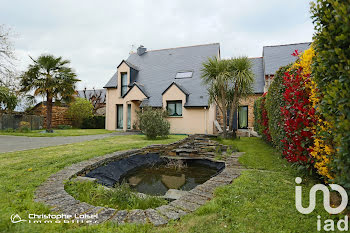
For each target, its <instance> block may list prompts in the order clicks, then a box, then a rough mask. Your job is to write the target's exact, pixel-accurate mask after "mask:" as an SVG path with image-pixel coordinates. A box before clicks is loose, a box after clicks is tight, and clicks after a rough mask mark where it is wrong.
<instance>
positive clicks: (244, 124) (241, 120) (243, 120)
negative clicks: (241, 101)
mask: <svg viewBox="0 0 350 233" xmlns="http://www.w3.org/2000/svg"><path fill="white" fill-rule="evenodd" d="M238 128H239V129H247V128H248V106H239V108H238Z"/></svg>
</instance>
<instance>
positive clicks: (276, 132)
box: [266, 64, 291, 150]
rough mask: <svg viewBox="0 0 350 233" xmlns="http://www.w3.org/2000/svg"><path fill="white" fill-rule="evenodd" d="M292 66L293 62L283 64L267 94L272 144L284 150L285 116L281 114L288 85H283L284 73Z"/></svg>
mask: <svg viewBox="0 0 350 233" xmlns="http://www.w3.org/2000/svg"><path fill="white" fill-rule="evenodd" d="M290 67H291V64H289V65H287V66H282V67H281V68H280V69H279V70H278V71H277V72H276V75H275V77H274V80H273V82H272V83H271V85H270V87H269V92H268V94H267V96H266V110H267V117H268V119H269V125H268V126H269V130H270V135H271V142H272V145H273V146H275V147H276V148H277V149H279V150H282V148H283V143H282V140H283V139H284V138H285V137H286V133H285V131H284V128H283V124H282V122H283V118H282V115H281V108H282V107H284V105H285V101H284V97H283V93H284V91H285V90H286V87H285V86H284V85H283V77H284V73H285V72H286V71H287V70H288V69H289V68H290Z"/></svg>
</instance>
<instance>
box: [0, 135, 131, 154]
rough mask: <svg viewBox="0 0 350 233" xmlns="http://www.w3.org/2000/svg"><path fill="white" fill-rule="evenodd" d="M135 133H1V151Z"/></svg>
mask: <svg viewBox="0 0 350 233" xmlns="http://www.w3.org/2000/svg"><path fill="white" fill-rule="evenodd" d="M130 134H135V133H132V132H130V133H121V132H115V133H109V134H97V135H84V136H69V137H25V136H8V135H0V153H4V152H12V151H19V150H29V149H37V148H42V147H48V146H57V145H64V144H70V143H75V142H84V141H90V140H95V139H102V138H106V137H111V136H116V135H130Z"/></svg>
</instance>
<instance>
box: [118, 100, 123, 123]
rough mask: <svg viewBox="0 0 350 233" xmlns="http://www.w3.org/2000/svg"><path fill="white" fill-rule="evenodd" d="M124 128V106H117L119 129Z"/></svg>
mask: <svg viewBox="0 0 350 233" xmlns="http://www.w3.org/2000/svg"><path fill="white" fill-rule="evenodd" d="M122 128H123V105H122V104H117V129H122Z"/></svg>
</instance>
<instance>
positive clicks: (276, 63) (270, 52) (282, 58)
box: [262, 42, 311, 92]
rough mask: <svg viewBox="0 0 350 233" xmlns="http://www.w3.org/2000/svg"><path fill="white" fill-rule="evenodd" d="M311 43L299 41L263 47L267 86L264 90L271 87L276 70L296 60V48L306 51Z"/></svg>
mask: <svg viewBox="0 0 350 233" xmlns="http://www.w3.org/2000/svg"><path fill="white" fill-rule="evenodd" d="M310 45H311V43H310V42H306V43H297V44H286V45H273V46H264V47H263V54H262V55H263V61H264V77H265V86H264V92H267V90H268V89H269V87H270V84H271V82H272V81H273V77H274V75H275V73H276V71H277V70H278V69H279V68H280V67H281V66H285V65H288V64H290V63H292V62H294V61H295V60H296V58H295V57H293V56H292V53H293V52H294V51H295V50H298V51H299V52H302V51H305V50H307V49H308V48H309V47H310Z"/></svg>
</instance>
